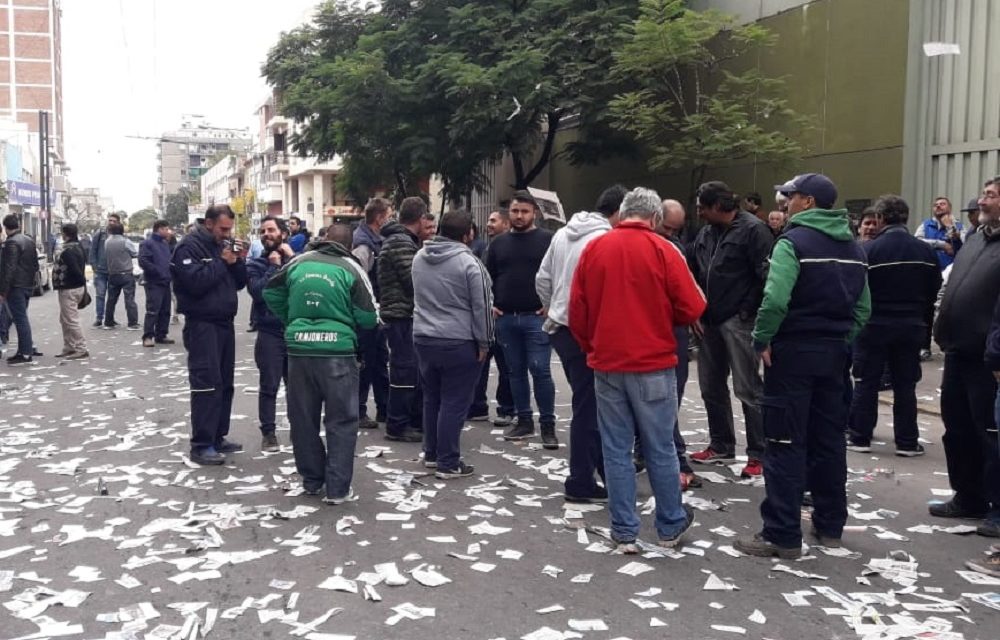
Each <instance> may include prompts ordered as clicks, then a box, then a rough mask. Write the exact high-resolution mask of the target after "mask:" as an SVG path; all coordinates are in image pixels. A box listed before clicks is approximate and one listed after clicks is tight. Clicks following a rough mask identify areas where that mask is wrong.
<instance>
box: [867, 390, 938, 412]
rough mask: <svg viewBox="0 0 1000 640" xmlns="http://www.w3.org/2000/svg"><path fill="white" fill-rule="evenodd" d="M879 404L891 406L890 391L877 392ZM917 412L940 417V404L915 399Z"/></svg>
mask: <svg viewBox="0 0 1000 640" xmlns="http://www.w3.org/2000/svg"><path fill="white" fill-rule="evenodd" d="M878 402H879V404H884V405H888V406H890V407H891V406H892V392H881V393H879V394H878ZM917 413H918V414H923V415H926V416H935V417H938V418H940V417H941V406H940V405H938V404H935V403H933V402H921V401H920V400H918V401H917Z"/></svg>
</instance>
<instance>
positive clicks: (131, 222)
mask: <svg viewBox="0 0 1000 640" xmlns="http://www.w3.org/2000/svg"><path fill="white" fill-rule="evenodd" d="M158 217H159V216H157V215H156V209H154V208H152V207H146V208H145V209H140V210H139V211H136V212H135V213H133V214H132V215H130V216H129V217H128V230H129V233H142V232H143V231H145V230H146V229H152V228H153V223H154V222H156V220H157V218H158Z"/></svg>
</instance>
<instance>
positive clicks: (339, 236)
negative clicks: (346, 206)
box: [326, 223, 354, 251]
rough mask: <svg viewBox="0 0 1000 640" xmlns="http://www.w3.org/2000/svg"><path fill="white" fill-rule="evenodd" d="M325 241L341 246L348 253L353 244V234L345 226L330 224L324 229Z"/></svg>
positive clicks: (349, 228) (348, 227)
mask: <svg viewBox="0 0 1000 640" xmlns="http://www.w3.org/2000/svg"><path fill="white" fill-rule="evenodd" d="M326 239H327V240H328V241H330V242H336V243H337V244H340V245H343V247H344V248H345V249H347V250H348V251H350V250H351V245H352V244H353V243H354V232H353V231H351V227H350V226H348V225H346V224H341V223H337V224H331V225H330V226H329V227H327V228H326Z"/></svg>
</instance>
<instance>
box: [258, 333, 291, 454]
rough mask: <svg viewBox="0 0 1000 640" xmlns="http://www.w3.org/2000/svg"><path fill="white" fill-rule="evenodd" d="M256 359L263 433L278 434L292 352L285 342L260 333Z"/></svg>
mask: <svg viewBox="0 0 1000 640" xmlns="http://www.w3.org/2000/svg"><path fill="white" fill-rule="evenodd" d="M253 359H254V362H255V363H257V371H258V373H259V374H260V382H259V383H258V390H257V419H258V420H260V432H261V433H262V434H270V433H274V429H275V426H276V420H275V412H276V406H277V403H278V388H279V387H280V386H281V381H282V380H284V381H285V393H286V394H287V393H288V349H287V348H286V347H285V338H284V337H283V336H278V335H274V334H273V333H268V332H267V331H262V330H258V331H257V340H256V341H255V342H254V345H253Z"/></svg>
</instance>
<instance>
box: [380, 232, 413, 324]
mask: <svg viewBox="0 0 1000 640" xmlns="http://www.w3.org/2000/svg"><path fill="white" fill-rule="evenodd" d="M381 233H382V238H383V240H382V251H381V252H380V253H379V255H378V264H377V266H376V269H377V271H378V290H379V295H380V296H381V297H380V298H379V317H380V318H381V319H382V320H407V319H409V318H412V317H413V275H412V270H413V256H415V255H417V250H418V249H419V248H420V239H419V238H418V237H417V236H415V235H414V234H413V232H412V231H410V230H409V229H407V228H406V227H404V226H403V225H401V224H400V223H398V222H390V223H389V224H387V225H385V226H384V227H383V228H382V232H381Z"/></svg>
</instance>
